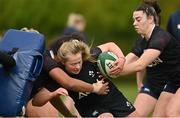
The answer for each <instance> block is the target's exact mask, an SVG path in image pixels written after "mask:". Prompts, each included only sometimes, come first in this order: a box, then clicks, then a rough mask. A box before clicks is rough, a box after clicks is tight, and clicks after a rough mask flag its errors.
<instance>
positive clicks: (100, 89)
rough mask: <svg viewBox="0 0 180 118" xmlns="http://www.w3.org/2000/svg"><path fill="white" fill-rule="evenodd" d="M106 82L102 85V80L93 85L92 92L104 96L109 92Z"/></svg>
mask: <svg viewBox="0 0 180 118" xmlns="http://www.w3.org/2000/svg"><path fill="white" fill-rule="evenodd" d="M108 84H109V83H108V82H106V83H104V80H100V81H97V82H96V83H94V84H93V92H94V93H96V94H99V95H106V94H108V92H109V86H108Z"/></svg>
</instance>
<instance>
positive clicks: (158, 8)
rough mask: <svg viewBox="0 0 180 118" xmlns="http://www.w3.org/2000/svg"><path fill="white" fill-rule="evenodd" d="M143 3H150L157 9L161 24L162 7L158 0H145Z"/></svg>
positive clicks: (158, 22) (158, 20) (158, 19)
mask: <svg viewBox="0 0 180 118" xmlns="http://www.w3.org/2000/svg"><path fill="white" fill-rule="evenodd" d="M143 3H145V4H148V5H150V6H152V7H153V8H154V9H155V11H156V13H157V17H158V18H157V24H159V25H160V24H161V15H160V13H161V9H160V6H159V5H158V3H157V1H156V0H143Z"/></svg>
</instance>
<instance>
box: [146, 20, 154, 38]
mask: <svg viewBox="0 0 180 118" xmlns="http://www.w3.org/2000/svg"><path fill="white" fill-rule="evenodd" d="M154 27H155V24H152V25H150V26H149V28H148V29H147V32H146V33H145V35H144V37H145V39H146V40H149V39H150V37H151V34H152V32H153V30H154Z"/></svg>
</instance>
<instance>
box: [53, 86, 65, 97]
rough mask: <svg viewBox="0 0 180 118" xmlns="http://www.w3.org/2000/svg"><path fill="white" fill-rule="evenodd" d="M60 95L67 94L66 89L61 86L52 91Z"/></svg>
mask: <svg viewBox="0 0 180 118" xmlns="http://www.w3.org/2000/svg"><path fill="white" fill-rule="evenodd" d="M60 95H64V96H68V91H67V90H66V89H64V88H62V87H60V88H58V89H57V90H56V91H54V96H60Z"/></svg>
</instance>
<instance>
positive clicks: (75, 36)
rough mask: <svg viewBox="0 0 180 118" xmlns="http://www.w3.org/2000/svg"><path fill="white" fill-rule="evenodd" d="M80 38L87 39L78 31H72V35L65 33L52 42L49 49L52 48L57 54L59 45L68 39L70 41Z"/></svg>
mask: <svg viewBox="0 0 180 118" xmlns="http://www.w3.org/2000/svg"><path fill="white" fill-rule="evenodd" d="M74 39H76V40H79V41H83V42H84V41H85V39H84V37H83V36H82V35H81V34H80V33H78V32H74V33H72V34H71V35H63V36H61V37H59V38H57V39H56V40H55V41H54V42H52V43H51V44H50V45H49V46H48V49H49V50H52V51H53V53H54V54H55V55H57V51H58V49H59V47H60V46H61V45H62V44H63V43H64V42H66V41H70V40H74Z"/></svg>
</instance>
